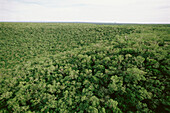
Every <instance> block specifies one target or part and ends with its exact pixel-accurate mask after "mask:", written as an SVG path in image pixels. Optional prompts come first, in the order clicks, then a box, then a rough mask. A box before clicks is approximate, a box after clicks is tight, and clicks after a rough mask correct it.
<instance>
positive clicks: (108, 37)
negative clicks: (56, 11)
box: [0, 23, 170, 113]
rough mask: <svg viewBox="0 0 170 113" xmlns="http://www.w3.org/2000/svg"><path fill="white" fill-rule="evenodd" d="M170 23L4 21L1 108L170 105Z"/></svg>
mask: <svg viewBox="0 0 170 113" xmlns="http://www.w3.org/2000/svg"><path fill="white" fill-rule="evenodd" d="M169 40H170V25H93V24H57V23H0V112H4V113H6V112H16V113H18V112H50V113H53V112H60V113H75V112H77V113H84V112H89V113H112V112H114V113H121V112H128V113H132V112H137V113H152V112H159V113H161V112H170V92H169V91H170V90H169V88H170V83H169V81H170V78H169V73H170V71H169V70H170V64H169V63H170V59H169V58H170V54H169V53H170V51H169V50H170V46H169Z"/></svg>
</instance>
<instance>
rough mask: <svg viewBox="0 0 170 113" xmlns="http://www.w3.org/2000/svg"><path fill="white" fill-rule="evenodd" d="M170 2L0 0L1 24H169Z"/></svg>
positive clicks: (166, 0) (135, 0)
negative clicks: (32, 22) (77, 22)
mask: <svg viewBox="0 0 170 113" xmlns="http://www.w3.org/2000/svg"><path fill="white" fill-rule="evenodd" d="M168 4H170V0H51V1H49V0H5V1H4V0H0V21H93V22H115V21H116V22H153V23H154V22H162V23H170V14H169V12H170V7H169V5H168Z"/></svg>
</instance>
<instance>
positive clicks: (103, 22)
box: [0, 21, 170, 24]
mask: <svg viewBox="0 0 170 113" xmlns="http://www.w3.org/2000/svg"><path fill="white" fill-rule="evenodd" d="M0 22H9V23H98V24H170V22H111V21H108V22H106V21H96V22H95V21H0Z"/></svg>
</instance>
